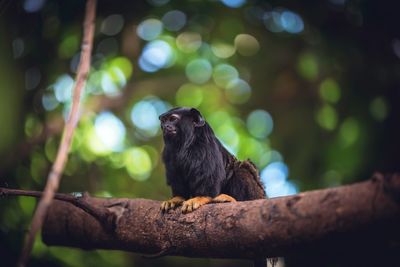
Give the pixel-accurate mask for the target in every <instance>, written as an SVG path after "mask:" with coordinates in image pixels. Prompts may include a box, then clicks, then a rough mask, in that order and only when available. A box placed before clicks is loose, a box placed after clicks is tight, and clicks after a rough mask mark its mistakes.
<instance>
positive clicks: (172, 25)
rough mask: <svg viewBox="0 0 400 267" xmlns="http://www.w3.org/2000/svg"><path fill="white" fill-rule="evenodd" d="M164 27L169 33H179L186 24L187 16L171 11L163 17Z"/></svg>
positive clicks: (180, 12)
mask: <svg viewBox="0 0 400 267" xmlns="http://www.w3.org/2000/svg"><path fill="white" fill-rule="evenodd" d="M161 20H162V22H163V23H164V27H165V28H166V29H167V30H169V31H174V32H175V31H179V30H180V29H182V28H183V27H184V26H185V24H186V15H185V13H183V12H182V11H179V10H171V11H168V12H167V13H165V15H164V16H163V17H162V19H161Z"/></svg>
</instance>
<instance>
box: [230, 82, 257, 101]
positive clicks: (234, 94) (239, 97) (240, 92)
mask: <svg viewBox="0 0 400 267" xmlns="http://www.w3.org/2000/svg"><path fill="white" fill-rule="evenodd" d="M225 94H226V97H227V98H228V100H229V101H230V102H231V103H233V104H243V103H245V102H247V101H248V100H249V98H250V96H251V87H250V85H249V84H248V83H247V82H246V81H244V80H241V79H236V80H233V81H231V82H229V83H228V85H227V87H226V90H225Z"/></svg>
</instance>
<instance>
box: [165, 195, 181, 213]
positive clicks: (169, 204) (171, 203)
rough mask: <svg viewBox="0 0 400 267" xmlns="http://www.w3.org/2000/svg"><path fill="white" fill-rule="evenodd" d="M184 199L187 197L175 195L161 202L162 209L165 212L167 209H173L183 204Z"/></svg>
mask: <svg viewBox="0 0 400 267" xmlns="http://www.w3.org/2000/svg"><path fill="white" fill-rule="evenodd" d="M184 201H185V199H184V198H183V197H180V196H175V197H173V198H171V199H170V200H166V201H163V202H162V203H161V207H160V209H161V211H164V212H165V211H168V210H170V209H173V208H175V207H177V206H179V205H181V204H182V203H183V202H184Z"/></svg>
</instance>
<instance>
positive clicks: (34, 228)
mask: <svg viewBox="0 0 400 267" xmlns="http://www.w3.org/2000/svg"><path fill="white" fill-rule="evenodd" d="M95 16H96V0H88V1H87V3H86V12H85V19H84V25H83V27H84V32H83V38H82V45H81V49H82V52H81V57H80V61H79V66H78V72H77V75H76V83H75V87H74V91H73V92H74V93H73V99H72V107H71V111H70V113H69V116H68V120H67V122H66V124H65V127H64V131H63V136H62V140H61V143H60V146H59V148H58V152H57V156H56V159H55V162H54V164H53V167H52V169H51V171H50V173H49V175H48V178H47V183H46V187H45V189H44V193H43V196H42V198H41V199H40V202H39V204H38V207H37V209H36V211H35V214H34V215H33V219H32V223H31V229H30V231H29V233H28V236H27V238H26V242H25V245H24V248H23V250H22V254H21V256H20V259H19V262H18V266H25V265H26V263H27V261H28V259H29V256H30V254H31V251H32V246H33V242H34V241H35V237H36V234H37V232H38V230H39V229H40V228H41V227H42V224H43V220H44V218H45V215H46V212H47V209H48V207H49V206H50V204H51V201H52V200H53V198H54V194H55V192H56V191H57V190H58V187H59V184H60V180H61V174H62V172H63V170H64V167H65V164H66V162H67V159H68V152H69V149H70V146H71V141H72V137H73V134H74V130H75V127H76V125H77V123H78V120H79V106H80V98H81V95H82V91H83V88H84V86H85V83H86V79H87V76H88V73H89V69H90V58H91V54H92V46H93V36H94V27H95V25H94V22H95Z"/></svg>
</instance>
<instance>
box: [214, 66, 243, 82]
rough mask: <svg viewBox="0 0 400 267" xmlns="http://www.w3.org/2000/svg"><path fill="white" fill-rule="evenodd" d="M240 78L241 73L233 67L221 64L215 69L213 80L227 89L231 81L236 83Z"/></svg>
mask: <svg viewBox="0 0 400 267" xmlns="http://www.w3.org/2000/svg"><path fill="white" fill-rule="evenodd" d="M238 78H239V72H238V71H237V70H236V68H235V67H233V66H232V65H229V64H219V65H217V66H215V68H214V71H213V80H214V82H215V83H216V84H217V85H218V86H220V87H222V88H226V87H227V85H228V84H229V83H230V82H231V81H234V80H236V79H238Z"/></svg>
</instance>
